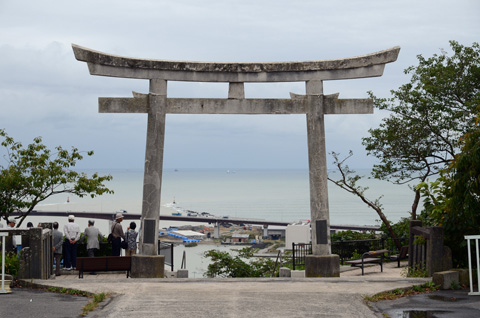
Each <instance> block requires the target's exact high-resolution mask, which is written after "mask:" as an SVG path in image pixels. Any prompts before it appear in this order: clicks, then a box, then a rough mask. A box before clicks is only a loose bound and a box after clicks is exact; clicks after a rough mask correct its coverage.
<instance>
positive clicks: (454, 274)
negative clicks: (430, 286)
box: [432, 271, 460, 289]
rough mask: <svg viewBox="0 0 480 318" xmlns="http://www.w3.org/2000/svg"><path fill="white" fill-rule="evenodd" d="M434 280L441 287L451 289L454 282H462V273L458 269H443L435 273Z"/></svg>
mask: <svg viewBox="0 0 480 318" xmlns="http://www.w3.org/2000/svg"><path fill="white" fill-rule="evenodd" d="M432 281H433V283H434V284H435V285H439V286H440V289H450V288H451V285H452V283H454V282H455V283H457V284H459V283H460V273H459V272H458V271H443V272H437V273H434V274H433V277H432Z"/></svg>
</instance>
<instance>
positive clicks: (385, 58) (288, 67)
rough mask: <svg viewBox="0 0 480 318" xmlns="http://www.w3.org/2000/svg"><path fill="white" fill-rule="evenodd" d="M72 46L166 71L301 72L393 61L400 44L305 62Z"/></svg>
mask: <svg viewBox="0 0 480 318" xmlns="http://www.w3.org/2000/svg"><path fill="white" fill-rule="evenodd" d="M72 48H73V51H74V53H75V58H76V59H77V60H79V61H83V62H89V63H96V64H100V65H106V66H114V67H124V68H133V69H152V70H165V71H191V72H227V73H231V72H235V73H259V72H301V71H319V70H337V69H350V68H358V67H366V66H371V65H377V64H385V63H391V62H394V61H396V60H397V57H398V53H399V52H400V47H398V46H396V47H394V48H391V49H387V50H384V51H379V52H375V53H371V54H366V55H362V56H357V57H350V58H341V59H333V60H318V61H305V62H191V61H167V60H157V59H140V58H131V57H124V56H118V55H113V54H108V53H103V52H99V51H95V50H92V49H88V48H85V47H82V46H79V45H76V44H72Z"/></svg>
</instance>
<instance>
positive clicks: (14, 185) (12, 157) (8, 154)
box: [0, 129, 113, 227]
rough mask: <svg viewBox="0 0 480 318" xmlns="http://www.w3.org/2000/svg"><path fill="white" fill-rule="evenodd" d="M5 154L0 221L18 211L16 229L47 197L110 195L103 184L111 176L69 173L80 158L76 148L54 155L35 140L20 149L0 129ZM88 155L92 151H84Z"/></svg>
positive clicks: (0, 181) (0, 183)
mask: <svg viewBox="0 0 480 318" xmlns="http://www.w3.org/2000/svg"><path fill="white" fill-rule="evenodd" d="M0 137H2V142H1V143H0V145H1V146H2V147H3V148H4V150H5V151H2V152H3V153H4V155H3V159H4V160H3V162H1V161H0V218H3V219H5V220H7V219H8V218H9V217H10V215H11V213H13V212H20V216H19V217H17V218H19V219H20V221H19V222H17V227H20V225H21V224H22V222H23V220H24V219H25V218H26V217H27V215H28V214H29V213H30V212H31V211H33V209H34V208H35V206H36V205H37V204H38V203H40V202H42V201H44V200H46V199H48V198H49V197H51V196H53V195H56V194H60V193H69V194H73V195H76V196H79V197H84V196H86V195H90V196H91V197H92V198H94V197H95V196H97V195H102V194H105V193H113V191H112V190H110V189H108V188H107V187H106V186H105V185H104V182H105V181H109V180H111V179H112V176H110V175H108V176H99V175H98V174H97V173H94V174H93V175H92V176H91V177H88V176H87V174H85V173H80V172H76V171H74V170H71V168H73V167H74V166H75V165H76V163H77V162H78V161H79V160H82V159H83V156H82V154H81V153H80V152H79V151H78V149H77V148H73V147H72V149H71V151H68V150H65V149H63V148H62V147H60V146H58V147H56V148H55V152H52V151H51V150H49V149H48V148H47V147H46V146H45V145H44V144H42V138H41V137H37V138H35V139H34V140H33V143H31V144H29V145H28V146H27V147H23V145H22V144H21V143H20V142H17V141H15V140H14V139H13V138H12V137H10V136H8V135H7V133H6V132H5V130H3V129H0ZM87 155H88V156H91V155H93V151H89V152H87Z"/></svg>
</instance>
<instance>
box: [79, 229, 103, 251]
mask: <svg viewBox="0 0 480 318" xmlns="http://www.w3.org/2000/svg"><path fill="white" fill-rule="evenodd" d="M94 225H95V221H94V220H88V227H87V228H86V229H85V231H84V232H83V233H84V235H85V236H86V237H87V253H88V257H95V251H96V250H98V249H100V243H99V241H101V240H102V238H103V237H102V233H100V230H99V229H98V228H96V227H95V226H94Z"/></svg>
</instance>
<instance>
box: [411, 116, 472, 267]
mask: <svg viewBox="0 0 480 318" xmlns="http://www.w3.org/2000/svg"><path fill="white" fill-rule="evenodd" d="M479 119H480V114H479V115H478V117H477V122H476V125H475V130H473V131H470V132H468V133H466V134H465V136H464V137H463V138H461V139H460V142H461V143H462V148H461V152H460V153H459V154H457V155H456V156H455V158H454V159H453V161H452V164H451V165H450V166H449V167H448V168H447V169H445V170H443V171H442V172H441V174H440V177H439V178H438V179H437V180H435V181H434V182H430V183H427V182H425V183H422V184H420V186H419V187H418V188H419V189H420V190H421V191H422V193H423V194H424V195H425V197H426V199H425V200H424V211H423V213H422V217H424V218H425V219H426V220H427V222H429V223H430V224H432V225H437V226H442V227H443V228H444V233H445V244H446V245H447V246H449V247H450V248H451V250H452V256H453V260H454V263H455V264H456V265H459V266H464V265H465V261H466V259H467V258H466V252H467V249H466V241H465V238H464V236H465V235H478V234H479V233H480V125H479V123H478V120H479Z"/></svg>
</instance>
